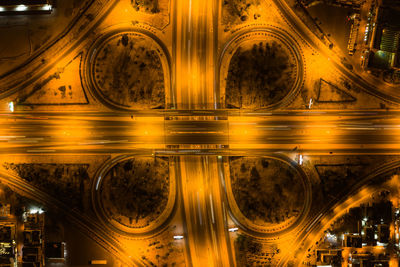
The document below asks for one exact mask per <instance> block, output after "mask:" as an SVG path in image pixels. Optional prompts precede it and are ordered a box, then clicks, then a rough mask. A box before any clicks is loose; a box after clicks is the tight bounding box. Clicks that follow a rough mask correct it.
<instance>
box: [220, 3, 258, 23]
mask: <svg viewBox="0 0 400 267" xmlns="http://www.w3.org/2000/svg"><path fill="white" fill-rule="evenodd" d="M259 4H260V0H224V1H223V7H224V9H225V10H226V11H227V13H228V14H229V16H230V17H231V20H233V21H235V20H240V21H246V20H248V18H249V16H250V14H249V10H250V8H251V7H252V6H257V5H259Z"/></svg>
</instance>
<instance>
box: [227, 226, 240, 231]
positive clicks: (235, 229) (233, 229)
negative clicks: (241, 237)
mask: <svg viewBox="0 0 400 267" xmlns="http://www.w3.org/2000/svg"><path fill="white" fill-rule="evenodd" d="M237 230H239V228H237V227H234V228H229V230H228V231H229V232H236V231H237Z"/></svg>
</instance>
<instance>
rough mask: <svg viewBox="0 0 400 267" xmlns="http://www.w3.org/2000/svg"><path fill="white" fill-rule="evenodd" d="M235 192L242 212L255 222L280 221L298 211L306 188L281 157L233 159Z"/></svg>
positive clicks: (231, 165) (231, 170)
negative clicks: (276, 158) (280, 159)
mask: <svg viewBox="0 0 400 267" xmlns="http://www.w3.org/2000/svg"><path fill="white" fill-rule="evenodd" d="M230 174H231V180H232V191H233V195H234V197H235V199H236V203H237V204H238V206H239V209H240V211H241V212H242V213H243V214H244V215H245V216H246V217H247V218H248V219H250V220H252V221H254V222H255V223H281V222H283V221H285V220H286V219H288V218H290V217H293V216H296V215H298V214H299V211H300V209H301V208H302V204H303V202H304V192H303V191H304V189H303V185H302V183H301V181H299V177H298V176H297V173H296V172H295V171H294V170H293V169H292V168H291V167H290V166H289V165H286V164H284V163H282V162H280V161H278V160H273V159H259V158H257V159H255V158H240V159H236V160H233V161H232V160H231V164H230Z"/></svg>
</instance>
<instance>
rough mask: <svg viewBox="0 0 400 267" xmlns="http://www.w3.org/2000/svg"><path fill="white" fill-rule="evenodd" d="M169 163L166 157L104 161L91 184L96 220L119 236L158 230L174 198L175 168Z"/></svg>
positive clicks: (165, 219)
mask: <svg viewBox="0 0 400 267" xmlns="http://www.w3.org/2000/svg"><path fill="white" fill-rule="evenodd" d="M172 164H173V163H172ZM170 165H171V162H170V160H169V159H168V158H158V157H145V156H122V157H117V158H115V159H112V160H110V161H108V162H106V163H105V164H104V165H103V167H102V168H101V169H100V170H99V171H98V173H97V175H96V177H97V179H96V180H95V181H94V183H93V186H92V202H93V208H94V210H95V212H96V215H97V217H98V219H99V220H100V221H101V222H102V223H103V224H104V225H105V226H106V227H108V228H110V229H111V230H112V231H115V232H118V233H120V234H122V235H149V234H153V233H155V232H156V231H158V230H161V229H162V226H163V225H164V224H165V223H166V222H167V221H168V219H169V218H170V217H171V215H172V213H173V209H174V207H175V200H176V181H175V171H174V168H173V167H171V166H170Z"/></svg>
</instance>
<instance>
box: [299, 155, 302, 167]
mask: <svg viewBox="0 0 400 267" xmlns="http://www.w3.org/2000/svg"><path fill="white" fill-rule="evenodd" d="M299 165H303V155H299Z"/></svg>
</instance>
